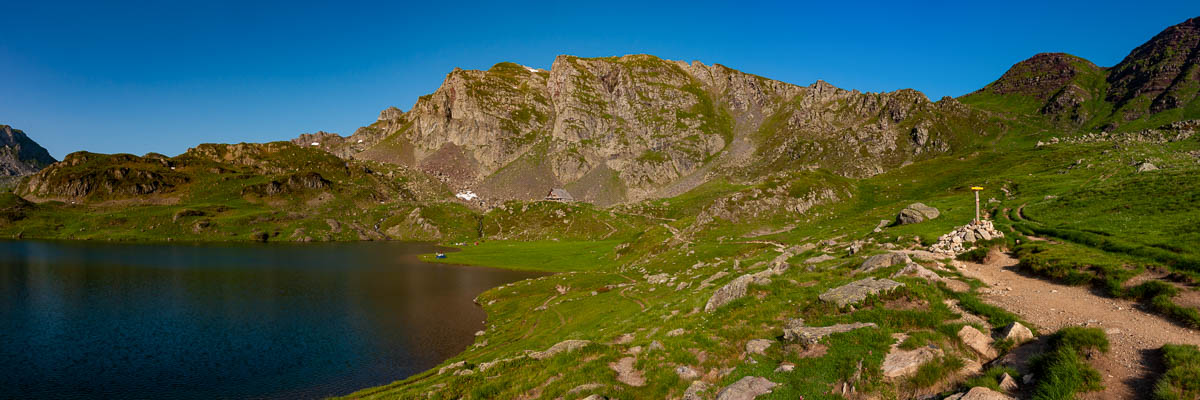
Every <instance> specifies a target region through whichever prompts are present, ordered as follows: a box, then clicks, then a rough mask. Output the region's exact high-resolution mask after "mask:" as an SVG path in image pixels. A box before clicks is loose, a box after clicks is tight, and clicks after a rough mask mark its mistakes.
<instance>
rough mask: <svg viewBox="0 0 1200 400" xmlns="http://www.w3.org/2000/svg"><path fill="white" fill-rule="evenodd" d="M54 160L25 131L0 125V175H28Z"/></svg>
mask: <svg viewBox="0 0 1200 400" xmlns="http://www.w3.org/2000/svg"><path fill="white" fill-rule="evenodd" d="M55 162H56V160H55V159H54V157H51V156H50V153H49V152H47V151H46V149H45V148H43V147H42V146H41V145H39V144H37V142H34V141H33V139H30V138H29V136H27V135H25V132H22V131H21V130H20V129H13V128H12V127H11V126H8V125H0V177H16V176H24V175H29V174H32V173H34V172H38V171H40V170H41V169H42V168H45V167H46V166H48V165H50V164H53V163H55Z"/></svg>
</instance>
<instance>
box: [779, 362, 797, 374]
mask: <svg viewBox="0 0 1200 400" xmlns="http://www.w3.org/2000/svg"><path fill="white" fill-rule="evenodd" d="M794 370H796V364H792V363H790V362H787V361H784V362H782V363H779V367H778V368H775V372H792V371H794Z"/></svg>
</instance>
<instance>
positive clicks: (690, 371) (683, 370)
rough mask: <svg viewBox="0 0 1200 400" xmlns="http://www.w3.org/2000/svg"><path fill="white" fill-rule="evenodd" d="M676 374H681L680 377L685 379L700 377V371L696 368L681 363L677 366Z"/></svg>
mask: <svg viewBox="0 0 1200 400" xmlns="http://www.w3.org/2000/svg"><path fill="white" fill-rule="evenodd" d="M675 374H676V375H679V379H683V380H687V381H691V380H696V379H699V378H700V371H696V369H695V368H692V367H689V366H686V365H680V366H678V367H675Z"/></svg>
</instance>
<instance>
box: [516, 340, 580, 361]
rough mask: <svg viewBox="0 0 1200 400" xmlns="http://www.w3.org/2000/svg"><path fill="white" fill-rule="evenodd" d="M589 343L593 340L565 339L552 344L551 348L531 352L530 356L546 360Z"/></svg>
mask: <svg viewBox="0 0 1200 400" xmlns="http://www.w3.org/2000/svg"><path fill="white" fill-rule="evenodd" d="M589 344H592V341H590V340H577V339H571V340H564V341H561V342H558V343H556V344H554V345H553V346H550V348H548V349H546V350H543V351H534V352H529V358H532V359H534V360H545V359H547V358H550V357H553V356H555V355H557V354H560V353H570V352H573V351H576V350H579V349H582V348H584V347H587V345H589Z"/></svg>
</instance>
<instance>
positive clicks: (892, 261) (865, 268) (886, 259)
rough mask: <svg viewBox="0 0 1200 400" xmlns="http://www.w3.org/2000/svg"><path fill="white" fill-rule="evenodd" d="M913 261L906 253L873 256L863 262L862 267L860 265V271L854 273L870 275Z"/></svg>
mask: <svg viewBox="0 0 1200 400" xmlns="http://www.w3.org/2000/svg"><path fill="white" fill-rule="evenodd" d="M911 261H912V259H910V258H908V255H907V254H904V253H899V252H891V253H884V254H877V255H874V256H871V258H868V259H867V260H866V261H863V263H862V265H860V266H859V267H858V269H856V270H854V273H856V274H864V273H869V272H871V271H874V270H877V269H880V268H884V267H890V266H893V265H896V264H907V263H909V262H911Z"/></svg>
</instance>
